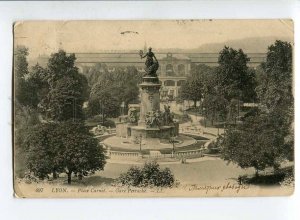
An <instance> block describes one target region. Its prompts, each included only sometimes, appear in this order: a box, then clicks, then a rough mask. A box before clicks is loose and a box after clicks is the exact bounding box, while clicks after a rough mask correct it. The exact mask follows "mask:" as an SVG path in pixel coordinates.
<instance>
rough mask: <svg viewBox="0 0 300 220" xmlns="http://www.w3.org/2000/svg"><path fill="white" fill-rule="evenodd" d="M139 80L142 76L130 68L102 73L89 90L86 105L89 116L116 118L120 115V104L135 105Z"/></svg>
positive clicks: (133, 68)
mask: <svg viewBox="0 0 300 220" xmlns="http://www.w3.org/2000/svg"><path fill="white" fill-rule="evenodd" d="M141 79H142V75H141V74H140V73H139V72H138V71H137V69H136V68H135V67H131V66H129V67H126V69H123V68H116V69H115V71H114V72H112V73H108V72H107V73H103V74H102V75H101V76H99V78H98V82H97V83H95V84H94V85H93V87H92V89H91V93H90V98H89V105H88V110H89V113H90V115H96V114H99V113H103V115H105V117H116V116H118V115H119V114H120V105H121V103H122V102H124V103H125V106H127V105H128V104H130V103H137V102H138V95H139V87H138V84H139V83H140V82H141ZM120 91H121V92H120ZM125 110H126V109H125Z"/></svg>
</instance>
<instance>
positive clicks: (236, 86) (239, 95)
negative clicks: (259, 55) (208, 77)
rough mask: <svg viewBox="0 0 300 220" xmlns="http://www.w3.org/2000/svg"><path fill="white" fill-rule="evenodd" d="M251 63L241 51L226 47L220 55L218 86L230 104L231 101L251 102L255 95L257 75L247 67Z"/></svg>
mask: <svg viewBox="0 0 300 220" xmlns="http://www.w3.org/2000/svg"><path fill="white" fill-rule="evenodd" d="M249 61H250V59H249V58H248V56H247V55H246V54H245V53H244V52H243V50H241V49H239V50H235V49H233V48H229V47H226V46H225V47H224V49H223V50H221V52H220V54H219V59H218V63H219V66H218V68H217V74H218V85H219V86H220V87H221V89H222V91H223V93H224V96H225V98H226V99H227V100H228V101H229V102H230V101H231V99H237V100H242V101H246V100H249V99H250V100H251V99H253V95H255V91H254V89H255V85H256V84H255V74H254V72H253V70H251V69H250V70H249V68H248V66H247V63H248V62H249Z"/></svg>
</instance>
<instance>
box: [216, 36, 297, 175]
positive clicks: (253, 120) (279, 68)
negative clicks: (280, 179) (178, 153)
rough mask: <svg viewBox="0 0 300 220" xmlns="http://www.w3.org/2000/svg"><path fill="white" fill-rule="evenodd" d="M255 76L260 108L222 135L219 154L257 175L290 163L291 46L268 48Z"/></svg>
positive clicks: (282, 45)
mask: <svg viewBox="0 0 300 220" xmlns="http://www.w3.org/2000/svg"><path fill="white" fill-rule="evenodd" d="M258 73H259V74H258V75H257V76H258V77H259V78H260V79H261V80H260V81H259V82H260V84H259V86H258V87H257V93H258V98H259V101H260V104H261V105H260V108H259V109H256V110H255V111H253V112H252V113H251V114H248V115H247V117H245V119H244V123H243V124H242V125H241V126H237V127H235V129H228V130H227V131H226V133H225V136H224V142H223V147H222V150H221V153H222V157H223V158H224V159H225V160H228V161H232V162H235V163H237V164H238V165H240V166H241V167H254V168H255V169H256V170H257V172H258V170H263V169H265V168H266V167H268V166H272V167H274V169H275V170H276V169H277V168H278V167H279V166H280V163H281V161H283V160H285V159H289V160H292V159H293V157H292V156H291V155H293V149H294V141H293V127H292V123H293V95H292V48H291V45H290V44H289V43H287V42H282V41H276V42H275V44H273V45H271V46H270V47H269V48H268V53H267V60H266V62H265V63H263V64H262V65H261V67H260V68H259V72H258Z"/></svg>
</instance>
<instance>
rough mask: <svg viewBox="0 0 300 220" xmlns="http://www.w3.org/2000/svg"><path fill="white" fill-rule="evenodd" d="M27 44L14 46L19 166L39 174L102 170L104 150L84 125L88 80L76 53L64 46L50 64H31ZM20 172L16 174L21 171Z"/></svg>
mask: <svg viewBox="0 0 300 220" xmlns="http://www.w3.org/2000/svg"><path fill="white" fill-rule="evenodd" d="M27 55H28V49H27V48H25V47H22V46H19V47H17V48H16V49H15V63H14V73H15V168H16V171H20V172H21V173H19V176H22V175H23V174H24V172H25V171H24V170H22V169H21V168H23V167H26V169H28V170H29V171H30V172H31V173H33V174H34V175H35V176H37V177H38V178H41V179H44V178H46V177H49V174H52V176H53V178H57V176H58V174H60V173H66V174H67V176H68V183H71V176H72V174H77V175H78V177H79V178H82V176H85V175H88V174H89V173H93V172H94V171H96V170H101V169H103V168H104V165H105V154H104V153H105V152H104V149H103V148H102V146H100V145H99V143H98V140H96V139H95V138H94V137H93V135H92V134H90V132H89V131H88V130H87V128H86V127H85V126H84V113H83V108H82V107H83V102H84V101H86V100H88V98H89V86H88V81H87V79H86V77H85V76H84V75H81V74H80V73H79V72H78V69H77V67H75V65H74V64H75V60H76V58H75V56H74V54H70V55H68V54H66V53H65V52H64V51H62V50H60V51H59V52H58V53H54V54H52V55H51V57H50V59H49V61H48V64H47V67H46V68H43V67H41V66H39V65H38V64H37V65H36V66H34V67H33V68H32V70H29V69H28V63H27ZM17 175H18V174H17Z"/></svg>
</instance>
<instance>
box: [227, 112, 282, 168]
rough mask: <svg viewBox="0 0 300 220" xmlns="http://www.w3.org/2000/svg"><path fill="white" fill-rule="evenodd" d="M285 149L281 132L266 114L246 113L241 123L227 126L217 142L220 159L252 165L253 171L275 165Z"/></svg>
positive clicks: (276, 166) (245, 166)
mask: <svg viewBox="0 0 300 220" xmlns="http://www.w3.org/2000/svg"><path fill="white" fill-rule="evenodd" d="M285 152H286V147H285V144H284V139H283V138H282V133H281V132H278V128H277V125H276V124H274V123H273V122H272V118H270V117H269V116H268V115H259V116H255V117H252V116H250V117H248V118H246V120H245V122H244V124H243V125H241V126H238V127H237V128H230V129H227V130H226V133H225V137H224V140H223V141H222V145H221V155H222V158H223V159H225V160H228V161H231V162H234V163H236V164H238V165H239V166H240V167H242V168H247V167H254V168H255V170H256V173H257V174H258V171H259V170H264V169H265V168H266V167H269V166H271V167H274V168H275V169H277V168H278V167H279V165H280V162H281V161H282V160H284V158H285Z"/></svg>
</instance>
